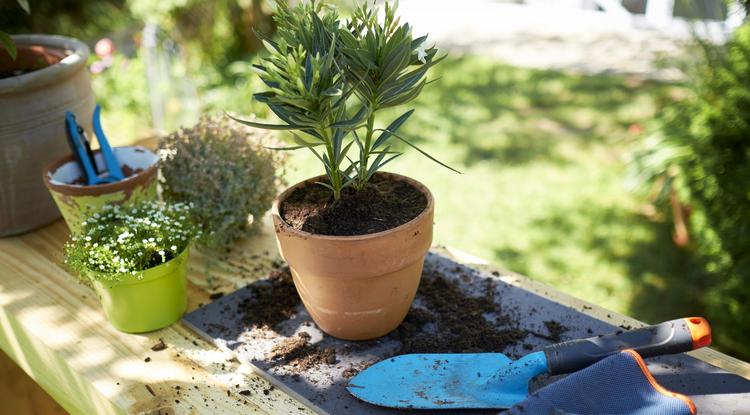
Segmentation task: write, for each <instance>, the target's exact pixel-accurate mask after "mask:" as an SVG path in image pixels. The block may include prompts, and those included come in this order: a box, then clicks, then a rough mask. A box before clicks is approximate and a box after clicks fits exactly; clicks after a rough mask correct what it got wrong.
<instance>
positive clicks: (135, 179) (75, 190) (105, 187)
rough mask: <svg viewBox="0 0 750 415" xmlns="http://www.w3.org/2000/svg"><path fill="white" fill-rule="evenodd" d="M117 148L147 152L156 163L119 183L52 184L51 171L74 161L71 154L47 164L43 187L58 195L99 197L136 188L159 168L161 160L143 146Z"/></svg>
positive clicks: (43, 174)
mask: <svg viewBox="0 0 750 415" xmlns="http://www.w3.org/2000/svg"><path fill="white" fill-rule="evenodd" d="M117 148H134V149H143V150H145V151H148V152H149V153H151V154H153V155H154V156H156V162H154V164H152V165H150V166H149V167H148V168H146V169H144V170H143V171H141V172H138V173H135V174H133V175H132V176H129V177H126V178H124V179H122V180H120V181H119V182H114V183H102V184H95V185H91V186H88V185H87V186H81V185H72V184H55V183H52V177H51V176H52V175H51V173H52V172H53V171H56V170H57V169H59V168H60V167H62V166H63V165H64V164H66V163H69V162H71V161H74V160H75V156H74V155H73V154H68V155H65V156H62V157H60V158H59V159H57V160H55V161H53V162H52V163H50V164H48V165H47V167H45V168H44V170H43V171H42V180H44V185H45V186H47V188H48V189H50V190H53V191H55V192H58V193H62V194H64V195H73V196H101V195H103V194H108V193H114V192H117V191H120V190H124V189H129V188H132V187H135V186H137V185H138V184H140V183H141V182H144V181H145V180H146V178H147V177H149V176H152V175H153V174H155V173H156V170H157V169H158V168H159V164H160V163H161V159H160V158H159V157H158V155H157V154H156V153H154V152H153V151H151V150H149V149H148V148H146V147H143V146H122V147H117ZM93 152H94V154H99V153H101V150H100V149H96V150H94V151H93Z"/></svg>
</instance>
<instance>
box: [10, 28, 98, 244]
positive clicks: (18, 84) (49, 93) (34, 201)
mask: <svg viewBox="0 0 750 415" xmlns="http://www.w3.org/2000/svg"><path fill="white" fill-rule="evenodd" d="M13 40H14V41H15V42H16V45H17V47H18V56H17V59H16V60H15V61H14V60H12V59H11V58H10V56H9V55H8V53H7V52H6V51H5V48H2V47H0V148H1V149H2V150H0V154H1V155H2V157H0V236H6V235H13V234H18V233H22V232H26V231H29V230H32V229H35V228H38V227H40V226H43V225H46V224H48V223H50V222H53V221H55V220H57V219H58V218H59V217H60V212H58V210H57V208H56V207H55V204H54V203H53V202H52V198H51V197H50V196H49V194H48V193H47V191H46V190H45V188H44V184H43V182H42V181H41V180H39V172H40V171H41V170H42V169H43V168H44V167H45V166H46V165H47V164H49V163H50V162H52V161H53V160H55V159H56V158H58V157H60V156H62V155H64V154H67V153H69V152H70V150H69V148H68V143H67V141H66V140H65V122H64V120H65V112H66V111H71V112H73V113H74V114H75V115H76V119H77V120H79V122H80V123H81V124H82V125H83V127H84V128H85V129H86V130H87V131H90V130H91V114H92V112H93V110H94V94H93V92H92V90H91V80H90V77H89V73H88V70H86V59H88V56H89V49H88V47H86V45H85V44H83V43H81V42H80V41H78V40H75V39H71V38H67V37H62V36H47V35H18V36H13Z"/></svg>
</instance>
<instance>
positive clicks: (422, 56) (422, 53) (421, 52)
mask: <svg viewBox="0 0 750 415" xmlns="http://www.w3.org/2000/svg"><path fill="white" fill-rule="evenodd" d="M426 58H427V51H426V50H425V45H424V42H422V43H420V44H419V46H418V47H417V59H419V61H420V62H422V63H427V60H426Z"/></svg>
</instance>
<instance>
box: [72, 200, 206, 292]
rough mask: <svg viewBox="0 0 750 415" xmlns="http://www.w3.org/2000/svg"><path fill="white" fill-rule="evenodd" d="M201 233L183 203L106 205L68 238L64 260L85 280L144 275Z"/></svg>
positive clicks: (120, 278)
mask: <svg viewBox="0 0 750 415" xmlns="http://www.w3.org/2000/svg"><path fill="white" fill-rule="evenodd" d="M199 235H200V230H199V229H198V228H197V227H196V226H194V225H193V222H192V220H191V219H190V206H189V205H187V204H184V203H176V204H167V203H163V202H152V201H148V202H141V203H138V204H135V205H132V206H129V207H121V206H119V205H107V206H105V207H104V208H103V209H102V210H100V211H99V212H97V213H94V214H93V215H91V216H89V217H88V218H87V219H86V220H84V221H83V223H82V231H81V233H80V234H78V235H74V236H72V237H71V239H70V240H69V241H68V242H67V243H66V244H65V263H66V265H67V266H68V267H69V268H70V269H71V270H73V271H74V272H75V273H76V274H77V275H78V276H79V277H80V278H81V279H82V280H83V281H84V282H90V280H91V279H97V280H101V281H110V282H116V281H122V280H123V279H127V278H134V279H140V278H142V276H143V271H145V270H147V269H149V268H153V267H155V266H158V265H161V264H163V263H166V262H168V261H169V260H171V259H173V258H175V257H177V256H178V255H180V254H181V253H182V252H183V251H184V250H185V249H187V248H188V246H189V244H190V242H191V241H192V240H193V238H195V237H196V236H199Z"/></svg>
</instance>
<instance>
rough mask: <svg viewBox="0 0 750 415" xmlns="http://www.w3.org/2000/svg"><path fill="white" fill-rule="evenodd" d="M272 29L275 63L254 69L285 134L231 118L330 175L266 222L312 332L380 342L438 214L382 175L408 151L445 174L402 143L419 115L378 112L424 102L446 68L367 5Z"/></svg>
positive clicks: (408, 290)
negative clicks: (282, 139)
mask: <svg viewBox="0 0 750 415" xmlns="http://www.w3.org/2000/svg"><path fill="white" fill-rule="evenodd" d="M275 19H276V23H277V34H276V36H275V37H274V38H268V37H265V38H264V39H263V42H264V45H265V47H266V49H267V51H268V54H267V55H266V56H264V57H262V58H261V59H260V61H259V63H258V64H256V65H253V66H254V68H255V70H256V71H257V73H258V75H259V77H260V79H261V80H262V81H263V83H264V84H265V85H266V87H267V89H266V90H265V91H262V92H258V93H256V94H255V95H254V98H255V99H256V100H257V101H259V102H261V103H263V104H265V105H266V106H268V108H269V110H270V111H271V112H273V113H274V114H275V115H276V116H277V117H278V118H279V119H280V120H281V122H280V123H275V124H274V123H267V122H259V121H256V120H245V119H238V118H234V117H232V118H233V119H235V120H236V121H238V122H240V123H242V124H245V125H247V126H250V127H255V128H261V129H267V130H281V131H287V132H288V133H289V134H291V137H292V139H293V140H294V144H293V145H290V146H288V147H281V148H277V149H279V150H296V149H307V150H309V151H310V152H312V153H313V155H314V156H315V157H316V158H317V159H318V160H319V161H320V162H321V164H322V165H323V170H324V173H325V174H324V175H321V176H316V177H313V178H310V179H309V180H305V181H303V182H300V183H298V184H296V185H294V186H292V187H290V188H288V189H287V190H285V191H284V192H282V194H281V195H279V197H278V199H277V202H275V204H274V207H273V211H272V215H271V216H272V218H273V221H274V225H275V227H274V230H275V233H276V238H277V242H278V247H279V250H280V253H281V255H282V257H283V258H284V259H285V260H286V261H287V263H288V264H289V266H290V268H291V270H292V272H293V273H294V275H295V281H299V285H298V287H305V289H304V290H299V294H300V296H301V298H302V301H303V303H304V304H305V307H307V309H308V310H309V311H310V314H311V315H312V316H314V317H313V318H314V319H315V322H316V324H318V326H319V327H320V329H321V330H323V331H324V332H326V333H328V334H330V335H332V336H334V337H338V338H342V339H348V340H367V339H373V338H376V337H380V336H383V335H385V334H387V333H388V332H390V331H391V330H393V329H394V328H395V327H397V326H398V325H399V324H400V323H401V321H403V318H404V316H405V315H406V313H407V311H408V309H409V305H410V303H411V300H412V299H413V298H414V295H415V293H416V288H417V286H418V285H419V284H418V283H419V279H420V277H421V269H422V265H423V263H424V258H425V255H426V253H427V251H428V249H429V247H430V245H431V243H432V226H433V214H434V203H433V198H432V194H431V193H430V192H429V190H428V189H427V188H426V187H425V186H424V185H423V184H421V183H419V182H418V181H416V180H414V179H412V178H409V177H406V176H402V175H399V174H395V173H388V172H385V171H383V167H385V166H387V165H389V163H391V162H392V161H393V160H395V159H396V158H398V157H400V156H401V155H402V151H401V149H403V148H404V146H409V147H412V148H414V149H416V150H417V151H419V152H421V153H422V154H423V155H425V156H427V157H428V158H430V159H432V160H433V161H435V162H437V163H439V164H441V165H443V166H445V167H448V166H446V165H444V164H442V163H440V162H439V161H437V160H436V159H435V158H433V157H432V156H430V155H428V154H427V153H425V152H424V151H422V150H421V149H419V148H418V147H417V146H416V145H414V143H413V142H412V141H411V140H409V139H407V138H406V137H403V136H402V135H401V134H400V132H399V131H400V129H401V127H402V126H403V125H404V123H406V122H407V121H408V120H409V119H410V118H411V116H412V114H414V109H406V111H404V112H403V113H401V115H398V116H395V117H393V118H392V119H391V118H384V117H383V116H382V115H383V114H388V113H391V112H390V111H383V110H387V109H390V108H393V107H397V106H401V105H405V104H408V103H410V102H412V101H413V100H414V99H415V98H416V97H417V96H419V94H420V93H421V92H422V90H423V89H424V88H425V87H426V86H427V84H429V83H430V81H429V80H428V79H427V73H428V71H429V69H430V68H432V67H433V66H435V65H437V64H438V63H439V62H440V61H441V60H442V59H444V56H438V51H437V49H436V48H435V47H434V46H429V45H428V42H427V37H426V36H422V37H414V35H413V28H412V27H411V25H409V24H408V23H402V22H401V20H400V18H399V17H397V16H396V8H395V6H392V5H391V4H389V3H387V2H386V3H385V6H384V10H383V13H382V14H381V13H380V11H379V10H378V9H377V8H376V7H375V6H374V5H373V4H372V3H371V2H369V1H368V2H366V3H365V4H363V5H362V6H360V7H358V8H357V9H356V10H355V12H354V14H353V15H352V17H351V18H349V19H347V21H345V22H344V21H342V20H341V19H340V18H339V16H338V14H337V13H336V10H335V9H334V8H332V7H329V6H328V5H326V4H325V3H324V2H320V1H314V0H311V1H300V2H298V3H297V5H296V6H294V7H290V6H289V5H288V4H287V3H286V2H285V1H279V2H278V10H277V12H276V14H275ZM448 168H450V167H448ZM365 299H366V300H365ZM362 310H377V313H374V312H373V313H369V312H367V313H364V312H362Z"/></svg>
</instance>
